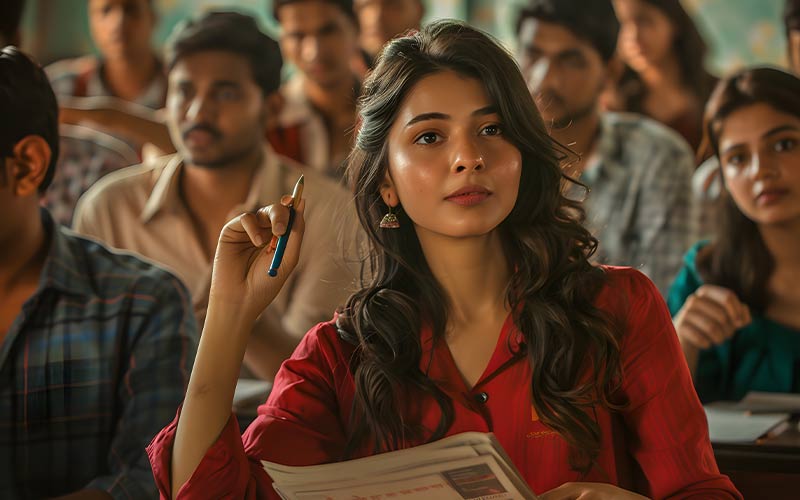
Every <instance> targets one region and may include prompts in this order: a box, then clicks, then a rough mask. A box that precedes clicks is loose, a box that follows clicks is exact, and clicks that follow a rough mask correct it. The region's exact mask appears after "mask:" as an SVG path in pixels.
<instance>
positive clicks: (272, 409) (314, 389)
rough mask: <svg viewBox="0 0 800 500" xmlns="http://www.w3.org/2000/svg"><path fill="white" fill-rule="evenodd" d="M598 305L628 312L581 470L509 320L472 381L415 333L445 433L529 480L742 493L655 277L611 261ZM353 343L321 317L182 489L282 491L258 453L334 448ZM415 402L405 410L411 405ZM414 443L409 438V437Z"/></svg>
mask: <svg viewBox="0 0 800 500" xmlns="http://www.w3.org/2000/svg"><path fill="white" fill-rule="evenodd" d="M597 304H598V306H599V307H600V308H602V309H604V310H605V311H607V312H609V313H610V314H611V315H613V316H614V317H616V318H618V319H620V320H621V321H624V324H625V325H626V331H625V336H624V339H623V343H622V355H621V361H622V368H623V383H622V387H621V389H620V393H619V394H617V395H615V396H618V397H619V398H620V400H624V399H627V400H628V401H629V404H628V405H627V406H626V407H625V409H624V410H623V411H621V412H619V413H611V412H609V411H607V410H604V409H601V408H596V409H595V412H594V413H595V414H596V419H597V422H598V424H599V427H600V432H601V435H602V443H603V446H602V450H601V452H600V455H599V457H598V459H597V463H598V465H599V467H595V468H594V469H593V470H592V472H590V473H589V475H588V476H587V477H584V478H581V477H580V476H579V474H578V473H576V472H574V471H572V470H571V469H570V467H569V462H568V457H569V450H568V447H567V444H566V442H565V441H564V439H562V438H561V436H560V435H558V434H557V433H555V432H553V431H552V430H550V429H548V428H547V427H546V426H545V425H544V424H542V423H541V421H539V419H538V417H537V416H536V412H535V411H533V407H532V404H531V394H530V391H531V368H530V365H529V363H528V361H527V358H526V357H525V356H523V355H519V354H518V353H519V347H520V345H519V344H520V340H521V335H520V333H519V331H518V330H517V329H516V328H515V326H514V323H513V321H511V320H510V319H509V320H507V321H506V323H505V325H504V326H503V330H502V332H501V335H500V338H499V339H498V342H497V346H496V348H495V352H494V354H493V356H492V358H491V360H490V361H489V364H488V366H487V367H486V370H485V371H484V374H483V375H482V376H481V378H480V380H479V381H478V383H477V384H475V386H474V387H473V388H472V389H468V388H467V387H466V385H465V383H464V381H463V378H462V377H461V375H460V373H459V371H458V369H457V367H456V365H455V362H454V361H453V358H452V356H451V354H450V351H449V349H448V347H447V344H446V343H445V342H444V341H440V342H436V343H434V341H433V338H432V335H431V333H430V331H423V332H422V333H421V340H422V346H423V352H424V355H423V356H422V359H421V363H420V367H421V369H422V370H423V372H427V374H428V376H429V377H430V378H431V379H432V380H434V381H435V382H436V383H437V385H439V387H441V388H442V390H444V392H445V393H446V394H448V395H449V396H450V397H451V398H452V400H453V406H454V410H455V415H454V421H453V424H452V426H451V427H450V429H449V430H448V432H447V435H452V434H457V433H460V432H466V431H479V432H494V433H495V435H496V436H497V439H498V440H499V442H500V443H501V444H502V445H503V447H504V448H505V450H506V451H507V452H508V454H509V456H510V457H511V459H512V460H513V462H514V464H515V465H516V466H517V468H518V469H519V471H520V472H521V473H522V475H523V477H524V478H525V480H526V481H527V482H528V484H529V485H530V486H531V488H532V489H533V490H534V492H536V493H537V494H539V493H544V492H546V491H548V490H550V489H552V488H555V487H557V486H559V485H561V484H563V483H565V482H568V481H594V482H606V483H612V484H615V485H618V486H620V487H622V488H625V489H629V490H635V491H637V492H639V493H641V494H644V495H647V496H649V497H652V498H666V497H669V498H687V497H690V496H692V495H698V494H699V495H701V496H702V497H703V498H741V495H740V494H739V493H738V492H737V491H736V489H735V488H734V487H733V484H732V483H731V482H730V480H729V479H728V478H727V477H725V476H723V475H720V473H719V470H718V469H717V465H716V462H715V460H714V455H713V452H712V449H711V444H710V442H709V439H708V431H707V425H706V419H705V416H704V414H703V409H702V407H701V405H700V402H699V400H698V398H697V395H696V394H695V392H694V389H693V387H692V381H691V377H690V375H689V371H688V369H687V367H686V363H685V361H684V359H683V354H682V353H681V349H680V345H679V344H678V339H677V336H676V335H675V330H674V329H673V326H672V320H671V318H670V316H669V312H668V311H667V308H666V306H665V304H664V301H663V300H662V299H661V296H660V294H659V292H658V290H657V289H656V288H655V286H654V285H653V284H652V283H651V282H650V281H649V280H648V279H647V278H645V277H644V275H642V274H641V273H640V272H638V271H635V270H632V269H621V268H608V283H607V285H606V287H605V288H604V290H603V291H602V292H601V294H600V296H599V297H598V300H597ZM352 352H353V347H352V346H350V345H348V344H346V343H345V342H343V341H342V340H340V338H339V336H338V334H337V331H336V328H335V326H334V325H333V323H324V324H321V325H318V326H317V327H316V328H314V329H313V330H312V331H310V332H309V333H308V334H307V335H306V337H305V338H304V340H303V342H302V343H301V344H300V346H299V347H298V348H297V350H296V351H295V352H294V354H293V356H292V357H291V359H289V360H287V361H286V362H285V363H284V364H283V366H282V368H281V370H280V372H279V373H278V375H277V377H276V380H275V385H274V388H273V390H272V393H271V395H270V397H269V399H268V400H267V402H266V403H265V404H264V405H262V406H261V408H260V409H259V417H258V419H257V420H256V421H255V422H254V423H253V424H252V425H251V426H250V428H249V429H248V430H247V432H246V433H245V434H244V436H243V437H242V438H241V439H240V437H239V433H238V429H237V427H236V421H235V419H231V420H230V421H229V423H228V425H227V427H226V428H225V429H224V430H223V432H222V433H221V435H220V437H219V439H218V440H217V442H216V443H215V444H214V445H213V446H212V447H211V448H210V449H209V450H208V452H207V453H206V456H205V457H204V458H203V460H202V462H201V463H200V465H199V466H198V468H197V470H196V471H195V473H194V475H193V476H192V477H191V479H190V480H189V482H187V483H186V485H184V487H183V488H182V489H181V492H180V493H181V497H182V498H211V497H215V498H217V497H223V496H227V495H232V496H233V497H236V498H278V497H277V496H276V494H275V492H274V490H273V489H272V486H271V481H270V478H269V476H267V474H266V473H265V472H264V470H263V469H262V468H261V465H260V463H259V461H260V460H269V461H272V462H278V463H283V464H287V465H311V464H319V463H326V462H331V461H335V460H337V459H339V457H340V456H341V453H342V449H343V447H344V444H345V442H346V440H347V436H348V430H349V429H348V425H349V421H350V408H351V406H352V401H353V394H354V386H353V379H352V376H351V373H350V371H349V369H348V361H349V359H350V356H351V354H352ZM412 408H413V410H412ZM417 415H419V418H420V419H421V421H422V424H423V425H424V427H425V428H427V429H434V428H436V425H437V423H438V422H439V418H440V416H441V413H440V411H439V409H438V405H437V404H436V403H435V402H434V401H433V400H432V399H431V398H430V397H426V396H420V397H419V399H418V400H415V401H410V402H409V414H408V415H406V417H407V419H408V418H415V416H417ZM176 425H177V417H176V419H175V421H173V423H171V424H170V425H169V426H168V427H166V428H165V429H164V430H163V431H162V432H161V433H160V434H159V435H158V436H157V437H156V438H155V439H154V440H153V442H152V443H151V445H150V447H149V448H148V453H149V455H150V460H151V464H152V466H153V472H154V474H155V477H156V482H157V483H158V486H159V488H160V490H161V492H162V495H163V496H165V497H167V498H169V496H170V494H171V492H170V477H169V470H170V465H169V464H170V455H171V449H172V443H173V440H174V437H175V429H176ZM414 444H420V443H408V445H409V446H411V445H414Z"/></svg>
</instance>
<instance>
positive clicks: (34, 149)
mask: <svg viewBox="0 0 800 500" xmlns="http://www.w3.org/2000/svg"><path fill="white" fill-rule="evenodd" d="M13 153H14V157H13V159H12V167H11V172H10V181H11V182H12V183H13V191H14V194H15V195H17V196H20V197H22V196H32V195H35V194H37V192H38V191H39V186H40V185H41V184H42V182H43V181H44V178H45V176H46V175H47V169H48V168H49V167H50V158H51V157H52V154H53V152H52V151H51V150H50V145H49V144H47V141H46V140H44V138H43V137H41V136H39V135H28V136H25V137H23V138H22V139H20V140H19V141H18V142H17V143H16V144H15V145H14V150H13Z"/></svg>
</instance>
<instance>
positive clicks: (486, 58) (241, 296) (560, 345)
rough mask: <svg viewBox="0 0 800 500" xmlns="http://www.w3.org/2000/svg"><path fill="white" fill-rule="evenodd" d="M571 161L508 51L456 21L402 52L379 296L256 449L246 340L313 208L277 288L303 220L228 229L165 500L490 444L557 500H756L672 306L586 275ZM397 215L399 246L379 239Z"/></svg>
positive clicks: (358, 159)
mask: <svg viewBox="0 0 800 500" xmlns="http://www.w3.org/2000/svg"><path fill="white" fill-rule="evenodd" d="M562 156H563V155H562V150H561V149H560V148H559V147H558V146H557V145H556V144H555V143H554V142H553V140H552V139H551V138H550V137H549V136H548V135H547V133H546V132H545V127H544V124H543V122H542V120H541V118H540V117H539V114H538V112H537V111H536V107H535V105H534V103H533V100H532V99H531V97H530V94H529V93H528V91H527V89H526V87H525V82H524V80H523V78H522V76H521V74H520V72H519V70H518V68H517V66H516V64H515V63H514V61H513V59H512V58H511V56H510V55H509V54H508V53H507V52H506V51H505V50H503V49H502V48H501V47H500V46H499V45H498V44H497V42H494V41H493V40H491V39H490V38H489V37H487V36H486V35H485V34H483V33H481V32H479V31H477V30H475V29H473V28H470V27H468V26H466V25H463V24H460V23H456V22H453V21H441V22H436V23H433V24H431V25H429V26H428V27H426V28H424V29H423V30H422V31H421V32H420V33H417V34H414V35H413V36H408V37H404V38H400V39H397V40H395V41H393V42H391V43H390V44H389V45H388V46H387V47H386V49H385V50H384V52H383V54H382V56H381V58H380V60H379V62H378V65H377V67H376V69H375V70H374V72H373V73H372V75H371V77H370V78H369V79H368V80H367V82H366V83H365V86H364V96H363V98H362V102H361V108H360V126H359V130H358V137H357V144H356V147H355V149H354V151H353V152H352V154H351V156H350V160H349V175H350V180H351V182H352V186H353V189H354V193H355V203H356V206H357V210H358V213H359V216H360V219H361V223H362V226H363V228H364V229H365V231H366V232H367V235H368V237H369V243H370V253H369V259H368V264H370V266H368V267H369V276H371V279H370V281H369V282H368V283H367V284H366V285H365V286H364V287H363V288H362V289H361V290H359V291H358V292H356V293H355V294H353V295H352V296H351V298H350V299H349V300H348V302H347V304H345V305H344V306H343V307H342V309H341V311H340V312H339V314H338V315H337V316H336V317H335V318H334V320H333V321H332V322H330V323H324V324H320V325H318V326H317V327H315V328H314V329H312V330H311V331H310V332H309V333H308V334H307V335H306V337H305V338H304V340H303V341H302V343H301V344H300V346H299V347H298V348H297V350H296V351H295V353H294V354H293V356H292V358H291V359H289V360H287V361H286V362H285V363H284V364H283V366H282V368H281V370H280V372H279V373H278V375H277V377H276V380H275V384H274V387H273V390H272V393H271V394H270V397H269V399H268V401H267V402H266V403H265V404H264V405H262V407H261V408H260V409H259V416H258V418H257V419H256V421H255V422H254V423H253V424H252V425H251V426H250V428H249V429H248V430H247V431H246V433H245V434H244V436H243V437H240V435H239V432H238V428H237V426H236V421H235V419H233V418H231V413H230V407H231V401H232V398H233V390H234V386H235V383H236V378H237V375H238V373H239V366H240V364H241V361H242V356H243V353H244V350H245V346H246V344H247V336H248V334H249V331H250V324H251V323H252V322H253V321H254V319H255V318H256V316H257V315H258V314H259V312H260V311H261V310H263V309H264V307H266V305H267V304H268V303H269V302H270V300H271V299H272V298H273V297H274V296H275V294H276V293H277V291H278V289H279V288H280V286H281V284H282V283H283V281H284V280H285V278H286V273H287V272H288V271H289V270H290V269H291V267H292V266H293V265H294V264H295V262H296V261H297V256H298V252H299V247H300V243H301V238H302V231H303V219H302V213H303V207H304V202H303V203H301V204H300V205H299V207H298V214H299V215H298V216H297V217H296V224H295V226H294V227H293V229H292V237H291V238H290V240H289V245H288V248H287V252H286V259H285V260H284V263H283V267H282V269H281V272H280V274H279V276H278V277H277V278H268V277H267V276H266V268H267V267H268V264H269V259H270V257H271V255H270V253H271V252H270V251H269V250H268V249H264V248H262V247H263V244H264V242H266V241H269V238H271V236H272V234H273V233H274V234H281V233H283V232H284V230H285V228H286V221H287V218H288V212H287V210H286V208H284V207H282V206H281V205H272V206H270V207H267V208H265V209H262V210H261V211H259V212H258V213H257V214H245V215H242V216H240V217H239V218H237V219H235V220H233V221H231V222H230V223H229V224H228V225H227V226H226V227H225V229H224V230H223V232H222V235H221V236H220V240H219V246H218V248H217V255H216V260H215V264H214V276H213V279H212V292H211V297H210V302H209V309H208V318H207V320H206V325H205V328H204V331H203V336H202V339H201V343H200V347H199V350H198V355H197V359H196V362H195V365H194V371H193V373H192V378H191V381H190V384H189V389H188V392H187V395H186V400H185V402H184V405H183V408H182V410H181V411H180V412H179V415H178V416H177V417H176V420H175V422H173V423H172V424H170V425H169V426H168V427H167V428H165V429H164V430H163V431H162V432H161V433H160V434H159V435H158V436H157V437H156V438H155V439H154V440H153V442H152V443H151V445H150V447H149V449H148V451H149V454H150V459H151V463H152V466H153V471H154V474H155V477H156V481H157V483H158V485H159V488H160V490H161V492H162V494H163V495H164V496H166V497H169V496H179V497H182V498H212V497H213V498H219V497H235V498H262V497H268V498H272V497H276V495H275V492H274V491H273V489H272V487H271V481H270V478H269V477H268V476H267V474H266V473H265V472H264V470H263V469H262V468H261V465H260V463H259V460H262V459H263V460H269V461H274V462H279V463H283V464H287V465H310V464H318V463H325V462H332V461H337V460H342V459H347V458H355V457H359V456H365V455H370V454H374V453H380V452H383V451H387V450H393V449H398V448H405V447H409V446H414V445H418V444H422V443H425V442H428V441H432V440H435V439H439V438H441V437H444V436H447V435H451V434H456V433H460V432H465V431H483V432H494V433H495V434H496V436H497V438H498V439H499V441H500V443H501V444H502V445H503V447H504V448H505V449H506V450H507V451H508V453H509V455H510V457H511V458H512V460H513V462H514V463H515V465H516V466H517V468H518V469H519V470H520V472H521V473H522V475H523V477H524V478H525V480H526V481H527V482H528V483H529V484H530V486H531V488H532V489H533V490H534V491H535V492H536V493H537V494H541V493H544V495H542V497H541V498H544V499H546V500H553V499H565V498H577V497H578V496H580V498H612V497H613V498H623V499H624V498H641V496H639V495H638V494H637V493H634V491H636V492H638V493H640V494H642V495H647V496H650V497H656V498H663V497H670V498H684V497H688V496H692V495H701V496H703V497H704V498H740V495H739V494H738V492H737V491H736V489H735V488H734V487H733V485H732V484H731V483H730V481H729V480H728V479H727V478H726V477H725V476H722V475H720V474H719V471H718V469H717V466H716V463H715V461H714V455H713V453H712V449H711V445H710V443H709V440H708V432H707V429H706V421H705V418H704V416H703V410H702V407H701V406H700V403H699V402H698V399H697V396H696V394H695V392H694V390H693V388H692V382H691V378H690V376H689V373H688V370H687V368H686V363H685V362H684V361H683V359H682V354H681V350H680V346H679V344H678V340H677V337H676V335H675V331H674V329H673V327H672V321H671V319H670V316H669V313H668V312H667V309H666V307H665V305H664V303H663V301H662V300H661V298H660V295H659V293H658V291H657V290H656V288H655V287H654V286H653V284H652V283H650V281H648V280H647V278H645V277H644V275H642V274H641V273H639V272H637V271H634V270H631V269H614V268H602V267H595V266H593V265H591V264H590V263H589V260H588V259H589V256H590V255H591V254H592V252H593V251H594V249H595V247H596V244H597V242H596V241H595V240H594V239H593V238H592V237H591V235H590V234H589V233H588V232H587V231H586V230H585V229H584V228H583V227H582V226H581V224H580V222H579V218H580V215H581V209H580V206H579V205H578V204H576V203H574V202H571V201H570V200H568V199H567V198H565V197H564V196H562V194H561V183H562V174H561V170H560V168H559V163H560V159H561V157H562ZM283 201H284V202H286V200H285V199H284V200H283ZM308 202H309V203H313V202H314V200H309V201H308ZM387 211H389V212H393V213H394V214H396V216H397V219H398V220H399V227H398V228H396V229H392V228H379V227H378V221H380V220H381V217H382V216H383V215H384V214H385V213H386V212H387Z"/></svg>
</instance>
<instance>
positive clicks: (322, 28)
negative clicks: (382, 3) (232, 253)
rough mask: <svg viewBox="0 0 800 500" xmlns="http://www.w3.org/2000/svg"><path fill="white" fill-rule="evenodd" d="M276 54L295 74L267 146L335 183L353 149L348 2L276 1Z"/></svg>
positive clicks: (352, 37)
mask: <svg viewBox="0 0 800 500" xmlns="http://www.w3.org/2000/svg"><path fill="white" fill-rule="evenodd" d="M272 13H273V16H274V17H275V19H276V20H277V21H278V23H279V24H280V29H281V36H280V45H281V52H282V53H283V55H284V56H285V57H286V59H287V60H288V62H290V63H292V64H293V65H294V67H295V68H296V70H297V71H296V72H295V74H294V76H293V77H292V78H291V79H290V80H289V81H288V82H286V83H285V84H284V85H283V87H281V93H280V95H281V97H282V99H283V103H282V105H283V107H282V111H281V113H280V115H279V116H278V120H277V127H275V128H273V129H272V130H270V135H269V140H270V143H272V144H274V145H275V147H276V150H277V151H278V152H279V153H281V154H283V155H286V156H288V157H289V158H292V159H293V160H295V161H298V162H300V163H302V164H303V165H306V166H308V167H309V168H311V169H313V170H316V171H317V172H320V173H324V174H325V175H328V176H329V177H331V178H334V179H336V180H339V179H341V178H342V176H343V175H344V169H343V165H344V160H345V158H346V157H347V155H348V153H349V152H350V148H351V147H352V144H353V142H352V138H353V127H354V125H355V116H356V99H357V98H358V94H359V89H360V86H361V84H360V82H359V79H358V77H357V76H356V74H355V73H354V72H353V69H352V61H353V58H354V57H358V54H359V52H360V50H359V45H358V20H357V18H356V14H355V12H354V11H353V2H352V0H275V1H274V2H273V10H272Z"/></svg>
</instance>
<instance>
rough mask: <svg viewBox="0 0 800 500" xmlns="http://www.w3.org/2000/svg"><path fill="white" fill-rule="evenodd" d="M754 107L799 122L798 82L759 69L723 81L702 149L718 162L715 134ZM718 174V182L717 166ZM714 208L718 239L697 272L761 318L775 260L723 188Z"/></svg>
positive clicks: (713, 100) (707, 114) (774, 71)
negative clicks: (733, 117) (730, 118)
mask: <svg viewBox="0 0 800 500" xmlns="http://www.w3.org/2000/svg"><path fill="white" fill-rule="evenodd" d="M756 103H764V104H768V105H770V106H772V107H773V108H775V109H776V110H778V111H780V112H782V113H790V114H793V115H795V116H797V117H800V79H798V78H797V77H796V76H794V75H792V74H790V73H787V72H785V71H783V70H780V69H776V68H768V67H759V68H749V69H745V70H742V71H740V72H738V73H735V74H733V75H731V76H729V77H728V78H725V79H724V80H721V81H720V82H719V84H718V85H717V87H716V89H714V92H713V94H712V95H711V98H710V99H709V101H708V105H707V106H706V111H705V117H704V123H703V129H704V134H705V136H704V138H703V146H702V148H703V149H705V150H706V151H708V152H709V153H713V154H714V155H716V157H717V158H719V135H720V132H721V130H722V127H723V125H724V124H725V119H726V118H727V117H728V116H730V114H731V113H733V112H734V111H736V110H737V109H740V108H743V107H745V106H750V105H752V104H756ZM701 150H702V149H701ZM719 175H720V178H722V167H721V166H720V172H719ZM723 184H724V183H723ZM717 203H718V205H717V210H716V216H717V217H718V219H719V221H718V225H717V226H716V227H717V228H718V229H717V231H716V234H717V236H716V237H715V239H714V241H713V242H712V243H711V244H709V245H707V246H705V247H704V248H703V249H702V250H701V251H700V252H699V253H698V255H697V262H696V264H697V268H698V271H699V272H700V274H701V276H702V277H703V280H704V281H706V282H707V283H711V284H715V285H720V286H724V287H726V288H729V289H731V290H733V291H734V292H735V293H736V295H737V296H738V297H739V299H740V300H742V301H743V302H744V303H746V304H747V305H748V306H750V308H751V309H752V310H753V311H754V312H756V313H763V312H764V309H765V308H766V306H767V303H768V301H769V294H768V293H767V284H768V282H769V279H770V277H771V276H772V272H773V270H774V268H775V261H774V259H773V258H772V255H771V254H770V252H769V249H768V248H767V246H766V244H765V243H764V240H763V239H762V238H761V233H760V231H759V229H758V225H757V224H756V223H755V222H753V221H752V220H750V219H749V218H747V216H745V215H744V214H743V213H742V211H741V210H739V207H737V206H736V203H735V202H734V201H733V198H732V197H731V195H730V193H729V192H728V191H727V189H725V188H724V187H723V189H722V191H721V195H720V198H719V200H718V201H717Z"/></svg>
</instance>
